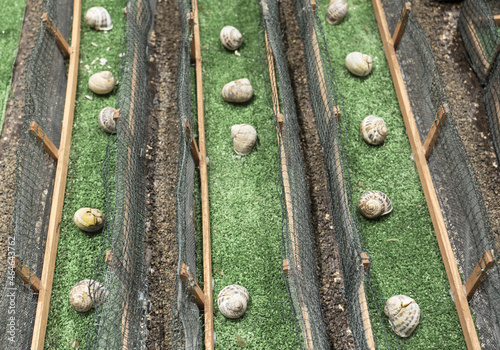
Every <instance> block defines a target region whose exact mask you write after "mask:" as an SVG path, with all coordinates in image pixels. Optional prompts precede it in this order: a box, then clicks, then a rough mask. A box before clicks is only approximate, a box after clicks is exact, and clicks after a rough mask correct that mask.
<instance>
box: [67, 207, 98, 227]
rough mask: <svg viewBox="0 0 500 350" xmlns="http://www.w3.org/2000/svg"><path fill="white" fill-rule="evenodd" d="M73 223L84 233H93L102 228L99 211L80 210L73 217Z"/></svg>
mask: <svg viewBox="0 0 500 350" xmlns="http://www.w3.org/2000/svg"><path fill="white" fill-rule="evenodd" d="M73 221H74V222H75V224H76V226H78V228H79V229H80V230H82V231H85V232H95V231H98V230H100V229H101V228H102V227H103V226H104V217H103V215H102V213H101V211H100V210H99V209H91V208H80V209H78V210H77V211H76V213H75V215H73Z"/></svg>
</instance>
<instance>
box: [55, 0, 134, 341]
mask: <svg viewBox="0 0 500 350" xmlns="http://www.w3.org/2000/svg"><path fill="white" fill-rule="evenodd" d="M125 5H126V2H125V0H107V1H106V2H103V1H99V0H85V1H83V4H82V26H81V28H82V30H81V45H80V69H79V73H78V74H79V76H78V90H77V94H76V107H75V116H74V123H73V134H72V141H71V153H70V160H69V167H68V177H67V185H66V196H65V200H64V208H63V216H62V222H61V231H60V237H59V246H58V250H57V261H56V268H55V274H54V285H53V291H52V298H51V303H50V311H49V322H48V325H47V335H46V338H45V349H66V348H69V344H70V342H71V341H72V340H73V339H78V340H80V349H82V348H85V341H86V337H87V332H88V330H89V325H90V322H91V321H92V318H93V316H94V313H93V311H92V310H91V311H89V312H88V313H84V314H81V313H78V312H76V311H75V310H73V309H72V308H71V306H70V304H69V300H68V298H69V292H70V290H71V288H72V287H73V285H75V284H76V283H77V282H78V281H80V280H83V279H87V278H90V276H91V272H92V270H93V268H94V266H95V263H96V258H97V255H98V253H99V252H100V251H101V237H100V234H93V235H92V234H90V235H89V234H87V233H84V232H82V231H80V230H79V229H78V228H77V227H76V226H75V224H74V223H73V214H74V213H75V211H76V210H78V209H79V208H81V207H91V208H97V209H100V210H101V211H103V212H105V210H106V198H105V192H104V187H103V182H102V178H101V164H102V161H103V159H104V155H105V153H106V148H107V144H108V138H109V136H108V134H106V133H105V132H104V131H103V130H102V129H101V128H100V126H99V124H98V121H97V115H98V113H99V111H100V110H101V109H102V108H104V107H108V106H110V107H116V99H117V92H118V87H115V89H114V91H113V92H112V93H111V94H109V95H104V96H99V95H96V94H94V93H93V92H91V91H90V90H89V88H88V79H89V77H90V76H91V75H92V74H93V73H97V72H100V71H102V70H109V71H111V72H112V73H113V75H115V78H116V79H118V73H119V64H120V57H119V54H120V52H121V50H122V42H123V25H124V15H123V8H124V7H125ZM93 6H105V7H106V9H107V10H108V12H109V13H110V15H111V18H112V19H113V24H114V28H113V29H112V30H111V31H109V32H108V33H104V32H99V31H94V30H92V29H90V28H89V27H88V26H87V24H86V23H85V21H84V16H85V12H86V11H87V10H88V9H89V8H90V7H93ZM92 43H94V44H97V46H94V45H93V44H92ZM108 48H109V49H108ZM96 58H106V59H107V60H108V61H107V63H106V64H105V65H104V66H101V65H100V63H99V60H98V59H97V60H96ZM93 62H94V63H93ZM87 65H88V66H89V68H86V66H87ZM86 95H88V96H90V97H92V100H89V99H88V98H86Z"/></svg>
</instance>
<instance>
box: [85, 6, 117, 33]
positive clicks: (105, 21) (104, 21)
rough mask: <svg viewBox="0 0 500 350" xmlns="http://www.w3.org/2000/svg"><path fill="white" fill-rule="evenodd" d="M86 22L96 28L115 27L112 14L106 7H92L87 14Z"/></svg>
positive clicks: (106, 28)
mask: <svg viewBox="0 0 500 350" xmlns="http://www.w3.org/2000/svg"><path fill="white" fill-rule="evenodd" d="M85 22H87V24H88V25H89V27H90V28H93V29H95V30H111V29H112V28H113V22H112V21H111V16H110V15H109V12H108V11H107V10H106V9H105V8H104V7H99V6H96V7H91V8H90V9H89V10H88V11H87V13H86V14H85Z"/></svg>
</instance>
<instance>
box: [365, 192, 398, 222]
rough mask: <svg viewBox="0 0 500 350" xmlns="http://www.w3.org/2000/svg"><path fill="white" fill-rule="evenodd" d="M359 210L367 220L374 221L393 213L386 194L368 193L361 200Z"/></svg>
mask: <svg viewBox="0 0 500 350" xmlns="http://www.w3.org/2000/svg"><path fill="white" fill-rule="evenodd" d="M358 209H359V211H360V212H361V214H363V216H364V217H365V218H368V219H374V218H378V217H379V216H382V215H386V214H389V213H390V212H391V211H392V204H391V201H390V200H389V197H387V195H385V194H384V193H382V192H380V191H368V192H366V193H365V194H364V195H362V196H361V198H360V199H359V202H358Z"/></svg>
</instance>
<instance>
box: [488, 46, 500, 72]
mask: <svg viewBox="0 0 500 350" xmlns="http://www.w3.org/2000/svg"><path fill="white" fill-rule="evenodd" d="M499 54H500V45H497V48H496V49H495V53H494V54H493V58H492V59H491V61H490V65H489V66H488V68H487V69H486V73H485V75H486V77H488V76H489V75H490V73H491V70H492V69H493V67H494V66H495V62H496V61H497V58H498V55H499Z"/></svg>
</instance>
